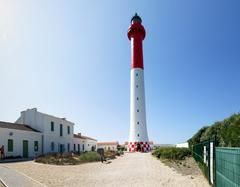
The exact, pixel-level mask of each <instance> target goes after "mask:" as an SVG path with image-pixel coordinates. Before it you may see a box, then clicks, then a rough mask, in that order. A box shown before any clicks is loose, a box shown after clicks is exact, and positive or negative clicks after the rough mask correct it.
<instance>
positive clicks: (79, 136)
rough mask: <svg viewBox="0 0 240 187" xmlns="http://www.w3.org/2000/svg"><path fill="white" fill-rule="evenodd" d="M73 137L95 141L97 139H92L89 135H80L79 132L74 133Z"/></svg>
mask: <svg viewBox="0 0 240 187" xmlns="http://www.w3.org/2000/svg"><path fill="white" fill-rule="evenodd" d="M73 137H74V138H80V139H89V140H93V141H97V140H96V139H94V138H91V137H88V136H82V135H80V134H74V135H73Z"/></svg>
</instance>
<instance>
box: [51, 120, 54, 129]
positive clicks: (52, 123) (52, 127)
mask: <svg viewBox="0 0 240 187" xmlns="http://www.w3.org/2000/svg"><path fill="white" fill-rule="evenodd" d="M51 131H54V122H53V121H51Z"/></svg>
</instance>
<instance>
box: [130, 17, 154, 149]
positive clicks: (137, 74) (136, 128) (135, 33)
mask: <svg viewBox="0 0 240 187" xmlns="http://www.w3.org/2000/svg"><path fill="white" fill-rule="evenodd" d="M145 34H146V33H145V29H144V27H143V25H142V19H141V18H140V17H139V16H138V15H137V13H136V14H135V16H133V17H132V19H131V25H130V27H129V28H128V33H127V35H128V39H129V40H130V41H131V73H130V74H131V75H130V76H131V80H130V131H129V141H128V151H129V152H136V151H140V152H148V151H150V146H149V141H148V133H147V124H146V109H145V89H144V73H143V72H144V71H143V70H144V67H143V50H142V41H143V40H144V38H145Z"/></svg>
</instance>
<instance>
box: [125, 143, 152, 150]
mask: <svg viewBox="0 0 240 187" xmlns="http://www.w3.org/2000/svg"><path fill="white" fill-rule="evenodd" d="M128 151H129V152H149V151H151V147H150V145H149V143H148V142H129V143H128Z"/></svg>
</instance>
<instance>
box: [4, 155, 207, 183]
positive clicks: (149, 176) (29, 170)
mask: <svg viewBox="0 0 240 187" xmlns="http://www.w3.org/2000/svg"><path fill="white" fill-rule="evenodd" d="M4 165H5V166H7V167H9V168H12V169H15V170H18V171H21V172H22V173H25V174H26V175H28V176H30V177H31V178H33V179H35V180H37V181H39V182H40V183H43V184H45V185H46V186H67V187H71V186H72V187H75V186H80V187H81V186H84V187H92V186H97V187H108V186H109V187H124V186H131V187H135V186H136V187H139V186H141V187H145V186H146V187H148V186H149V187H155V186H156V187H161V186H169V187H208V186H209V185H208V183H207V181H206V179H205V178H204V177H203V176H202V175H198V176H193V177H191V176H190V175H187V176H182V175H181V174H179V173H177V172H176V171H174V170H173V169H172V168H169V167H168V166H165V165H164V164H162V163H161V162H160V161H159V160H157V159H156V158H154V157H153V156H152V155H151V154H150V153H127V154H125V155H124V156H122V157H119V158H117V159H115V160H113V161H112V163H110V164H102V163H99V162H98V163H89V164H82V165H77V166H55V165H46V164H39V163H35V162H33V161H29V162H21V163H14V164H12V163H9V164H4Z"/></svg>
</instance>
